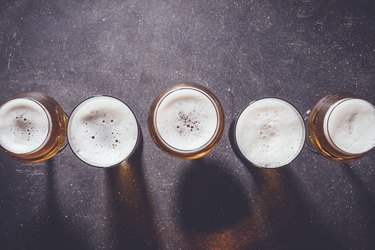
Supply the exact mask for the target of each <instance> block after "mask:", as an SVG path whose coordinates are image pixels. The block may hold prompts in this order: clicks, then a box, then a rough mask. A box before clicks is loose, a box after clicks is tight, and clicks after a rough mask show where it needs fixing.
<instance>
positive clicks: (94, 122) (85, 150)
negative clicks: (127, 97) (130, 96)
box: [68, 96, 139, 167]
mask: <svg viewBox="0 0 375 250" xmlns="http://www.w3.org/2000/svg"><path fill="white" fill-rule="evenodd" d="M138 133H139V131H138V124H137V121H136V118H135V116H134V114H133V112H132V111H131V110H130V108H129V107H128V106H127V105H126V104H125V103H123V102H121V101H120V100H118V99H116V98H113V97H109V96H96V97H91V98H89V99H87V100H85V101H83V102H82V103H81V104H79V105H78V106H77V107H76V108H75V110H74V111H73V113H72V115H71V116H70V119H69V123H68V140H69V144H70V146H71V148H72V150H73V151H74V152H75V154H76V155H77V156H78V157H79V158H80V159H81V160H83V161H85V162H86V163H88V164H90V165H93V166H97V167H110V166H114V165H116V164H119V163H121V162H122V161H124V160H126V159H127V158H128V157H129V156H130V154H131V153H132V152H133V150H134V148H135V146H136V144H137V140H138V136H139V135H138Z"/></svg>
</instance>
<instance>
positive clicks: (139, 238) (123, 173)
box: [105, 145, 159, 249]
mask: <svg viewBox="0 0 375 250" xmlns="http://www.w3.org/2000/svg"><path fill="white" fill-rule="evenodd" d="M141 147H142V145H141V146H140V147H139V148H138V149H137V151H136V152H135V153H134V154H133V155H132V156H131V157H130V158H129V159H128V160H127V161H126V162H124V163H121V164H120V165H119V166H117V167H113V168H109V169H105V171H106V181H107V195H108V197H107V199H108V210H110V211H111V220H110V224H109V225H108V230H109V233H110V237H111V239H112V248H113V249H158V248H159V242H158V237H157V231H156V228H155V223H154V216H153V210H152V208H151V205H150V202H149V198H148V193H147V189H146V184H145V180H144V174H143V163H142V152H141V151H142V150H141Z"/></svg>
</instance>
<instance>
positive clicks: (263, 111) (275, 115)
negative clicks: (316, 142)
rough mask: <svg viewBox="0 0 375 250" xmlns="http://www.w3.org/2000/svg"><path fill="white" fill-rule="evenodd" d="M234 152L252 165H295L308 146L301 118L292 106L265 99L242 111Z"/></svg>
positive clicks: (235, 129)
mask: <svg viewBox="0 0 375 250" xmlns="http://www.w3.org/2000/svg"><path fill="white" fill-rule="evenodd" d="M233 133H234V135H233V137H234V145H233V146H234V150H235V151H236V152H239V154H240V156H241V157H242V158H244V159H245V160H246V161H248V162H250V163H251V164H252V165H254V166H256V167H261V168H278V167H282V166H285V165H287V164H289V163H290V162H292V161H293V160H294V159H295V158H296V157H297V156H298V155H299V153H300V152H301V150H302V148H303V145H304V142H305V124H304V121H303V118H302V116H301V114H300V113H299V112H298V110H297V109H296V108H295V107H294V106H293V105H292V104H290V103H289V102H287V101H284V100H282V99H279V98H262V99H259V100H256V101H253V102H251V103H250V104H249V105H248V106H247V107H245V109H243V110H242V112H241V113H240V115H239V116H238V118H237V120H236V121H235V123H234V127H233Z"/></svg>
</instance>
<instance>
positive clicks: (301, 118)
mask: <svg viewBox="0 0 375 250" xmlns="http://www.w3.org/2000/svg"><path fill="white" fill-rule="evenodd" d="M263 99H278V100H281V101H284V102H286V103H287V104H289V105H290V106H291V107H292V108H293V109H294V110H295V111H296V113H297V115H298V117H299V118H300V120H301V124H302V131H303V136H302V141H301V145H300V148H299V149H298V150H297V151H296V154H295V156H294V157H293V159H292V160H291V161H289V162H288V163H286V164H284V165H281V166H277V167H272V168H267V167H264V166H260V165H257V164H255V163H254V162H252V161H250V160H249V159H248V158H247V157H246V156H245V155H244V154H243V153H242V151H241V150H240V148H239V146H238V142H237V136H236V130H237V123H238V120H239V119H240V117H241V116H242V114H243V112H244V111H245V110H246V109H247V108H248V107H250V106H251V105H252V104H254V103H255V102H258V101H260V100H263ZM233 139H234V145H235V147H236V149H237V151H238V152H239V153H240V155H241V156H242V158H243V159H245V160H246V161H247V162H248V163H250V164H251V165H253V166H255V167H257V168H265V169H276V168H281V167H284V166H286V165H289V164H290V163H292V162H293V161H295V160H296V159H297V157H298V156H299V155H300V154H301V152H302V150H303V148H304V145H305V141H306V126H305V122H304V120H303V116H302V114H301V112H300V111H299V110H298V109H297V108H296V106H294V105H293V104H292V103H290V102H289V101H287V100H285V99H284V98H280V97H275V96H265V97H260V98H257V99H254V100H252V101H251V102H249V103H248V104H247V105H245V107H244V108H243V109H242V110H241V112H240V113H239V115H238V116H237V118H236V119H235V122H234V124H233Z"/></svg>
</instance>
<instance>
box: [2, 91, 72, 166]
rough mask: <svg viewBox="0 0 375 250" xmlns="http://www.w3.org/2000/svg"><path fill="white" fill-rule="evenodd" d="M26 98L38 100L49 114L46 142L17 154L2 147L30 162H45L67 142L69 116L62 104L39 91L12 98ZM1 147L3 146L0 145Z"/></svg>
mask: <svg viewBox="0 0 375 250" xmlns="http://www.w3.org/2000/svg"><path fill="white" fill-rule="evenodd" d="M17 98H26V99H30V100H33V101H35V102H37V103H38V104H39V105H40V106H42V107H43V108H44V110H45V112H46V113H48V114H49V117H50V121H49V122H50V124H49V131H48V135H47V138H46V140H45V141H44V143H43V144H42V145H41V146H40V147H39V148H38V149H36V150H34V151H32V152H29V153H25V154H15V153H12V152H10V151H7V150H5V149H4V148H2V149H3V150H4V151H5V152H6V153H7V154H8V155H9V156H11V157H13V158H15V159H17V160H20V161H23V162H28V163H38V162H43V161H46V160H48V159H50V158H51V157H53V156H54V155H55V154H56V153H57V152H59V150H60V149H61V148H62V147H63V146H64V145H65V143H66V128H67V123H68V117H67V115H66V114H65V112H64V110H63V109H62V108H61V106H60V105H59V104H58V103H57V102H56V101H55V100H54V99H52V98H51V97H49V96H47V95H45V94H43V93H38V92H27V93H22V94H19V95H17V96H14V97H13V98H11V99H17ZM0 148H1V146H0Z"/></svg>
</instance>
